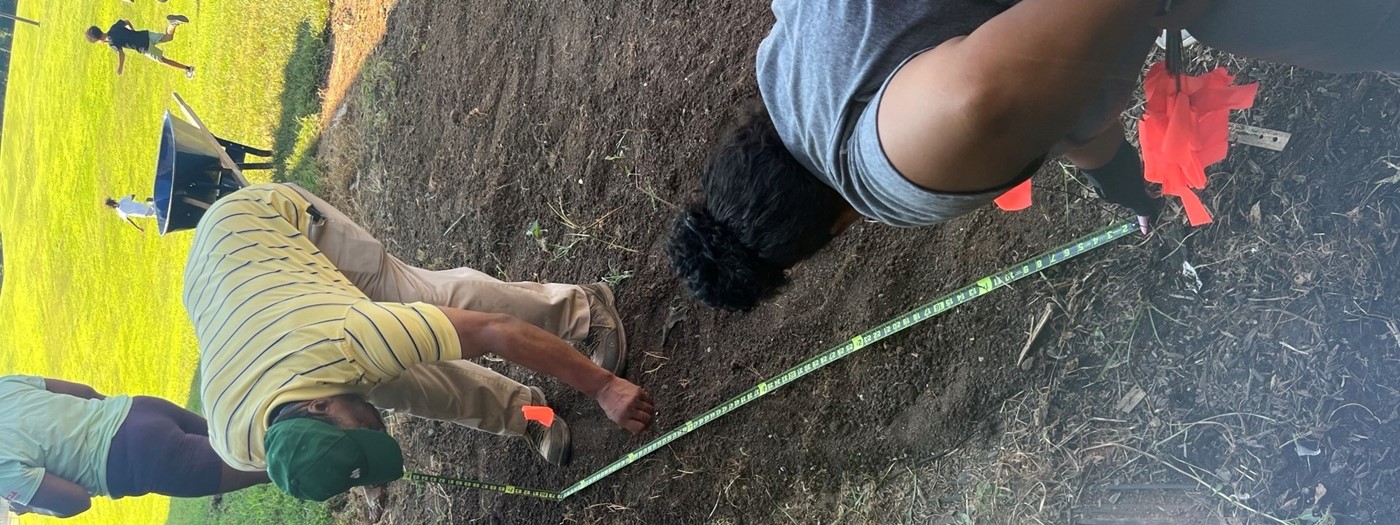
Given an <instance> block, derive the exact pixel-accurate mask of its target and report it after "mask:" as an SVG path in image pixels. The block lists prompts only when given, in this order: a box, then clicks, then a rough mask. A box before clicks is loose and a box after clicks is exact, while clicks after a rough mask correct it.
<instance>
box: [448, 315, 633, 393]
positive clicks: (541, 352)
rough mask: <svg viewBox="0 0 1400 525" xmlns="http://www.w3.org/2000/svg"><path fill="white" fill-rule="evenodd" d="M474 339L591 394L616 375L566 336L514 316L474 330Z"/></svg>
mask: <svg viewBox="0 0 1400 525" xmlns="http://www.w3.org/2000/svg"><path fill="white" fill-rule="evenodd" d="M472 339H473V340H475V341H476V342H477V343H478V344H480V345H481V347H480V350H482V351H485V352H491V353H494V354H496V355H498V356H501V358H503V359H505V360H507V361H510V362H512V363H515V364H517V365H520V366H523V367H525V368H529V369H530V370H534V371H536V372H539V373H542V374H546V375H549V376H552V377H555V378H558V379H559V380H561V381H563V382H565V383H567V384H568V385H569V386H572V387H574V388H575V389H577V390H578V391H580V392H583V393H584V394H585V395H587V396H589V397H596V396H597V395H598V392H599V391H601V390H602V388H603V385H606V384H607V383H608V381H611V380H612V379H613V378H614V376H613V375H612V373H610V372H608V371H607V370H603V369H602V368H599V367H598V365H596V364H594V363H593V362H592V361H589V360H588V358H586V357H584V356H583V354H581V353H579V352H578V350H575V349H574V347H572V346H569V344H568V343H565V342H564V340H563V339H560V338H558V337H555V336H554V335H552V334H550V333H549V332H546V331H544V330H542V329H540V328H539V327H536V326H534V325H532V324H529V323H526V322H524V321H521V320H519V319H516V318H514V317H510V316H504V315H503V316H499V317H498V318H496V319H495V320H494V322H491V323H488V324H486V325H485V326H484V327H482V328H481V329H480V331H479V333H476V334H473V336H472ZM463 348H467V346H465V345H464V346H463Z"/></svg>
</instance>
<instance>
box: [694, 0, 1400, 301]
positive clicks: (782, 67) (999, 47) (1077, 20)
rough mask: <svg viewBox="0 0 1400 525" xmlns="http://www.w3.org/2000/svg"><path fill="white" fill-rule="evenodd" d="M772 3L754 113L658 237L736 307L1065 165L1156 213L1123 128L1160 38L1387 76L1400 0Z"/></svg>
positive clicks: (1142, 211)
mask: <svg viewBox="0 0 1400 525" xmlns="http://www.w3.org/2000/svg"><path fill="white" fill-rule="evenodd" d="M1343 4H1344V5H1336V6H1334V5H1333V4H1331V3H1326V2H1315V1H1313V0H1176V1H1174V2H1173V1H1172V0H1165V1H1164V0H1023V1H1016V0H935V1H929V2H902V1H896V0H827V1H802V0H775V1H774V2H773V5H772V9H773V13H774V15H775V17H776V22H775V23H774V25H773V28H772V30H771V32H770V33H769V34H768V36H767V38H765V39H764V40H763V42H762V44H760V46H759V49H758V54H757V67H756V74H757V76H758V85H759V90H760V92H761V94H762V98H763V106H762V107H761V108H759V109H757V110H755V111H753V112H751V113H750V114H749V115H747V116H746V118H745V119H744V121H743V122H742V123H741V124H740V125H739V126H738V127H737V128H736V129H735V130H733V131H732V132H730V134H729V136H728V137H727V138H725V139H724V140H723V141H722V142H721V144H720V146H719V147H718V148H716V150H715V151H714V152H713V153H712V155H711V157H710V160H709V164H708V166H707V167H706V168H705V171H704V173H703V175H702V181H701V187H702V191H703V199H702V201H701V202H699V203H696V204H693V205H691V206H689V207H688V208H687V209H686V210H685V212H684V213H682V215H681V216H679V217H678V218H677V219H676V221H675V222H674V224H673V227H672V232H671V240H670V243H669V246H668V247H667V251H668V253H669V256H670V260H671V263H672V266H673V267H674V268H675V270H676V271H677V273H678V274H679V275H680V277H681V278H682V280H684V281H685V283H686V284H687V286H688V287H689V288H690V289H691V291H692V292H693V293H694V294H695V296H696V298H697V299H699V300H700V301H702V302H704V303H706V304H708V305H710V306H713V307H717V308H725V309H730V310H739V311H747V310H750V309H752V308H754V307H755V306H756V305H758V304H759V303H760V302H761V301H763V300H764V299H766V298H769V297H772V296H773V295H775V294H777V293H778V291H779V290H780V289H781V288H782V287H783V286H784V285H785V284H787V278H786V275H785V274H786V270H787V269H788V268H790V267H792V266H793V265H794V264H796V263H797V262H799V261H801V260H803V259H806V258H808V257H811V256H812V255H813V254H815V253H816V252H817V251H819V250H820V249H821V248H822V247H823V246H825V245H826V244H827V243H829V242H830V241H831V239H832V238H834V237H835V236H836V235H838V234H840V233H841V232H842V231H843V230H844V229H845V228H846V226H847V225H849V224H851V223H852V222H853V221H855V220H856V219H858V218H859V217H860V216H864V217H867V218H869V219H872V220H875V221H877V222H881V223H884V224H888V225H892V226H904V227H911V226H927V225H933V224H937V223H940V222H944V221H947V220H950V219H953V218H955V217H958V216H961V215H964V214H967V213H971V212H972V211H974V210H976V209H978V208H981V207H983V206H985V205H986V204H988V203H990V202H991V201H992V200H994V199H995V198H996V197H998V196H1000V195H1001V194H1002V193H1004V192H1006V191H1007V190H1009V189H1011V188H1013V187H1015V186H1017V185H1019V184H1021V183H1022V182H1024V181H1025V180H1027V179H1029V178H1030V177H1031V176H1032V175H1033V174H1034V173H1035V172H1036V171H1037V170H1038V168H1039V167H1040V165H1041V164H1043V163H1044V162H1045V161H1046V160H1047V159H1050V158H1053V157H1056V156H1059V155H1064V156H1065V157H1066V158H1067V159H1068V160H1070V161H1071V162H1073V163H1074V164H1076V165H1077V166H1079V168H1080V171H1081V172H1082V173H1083V174H1084V175H1086V176H1087V178H1088V179H1089V181H1090V183H1091V184H1092V185H1093V186H1094V187H1095V189H1096V190H1097V193H1098V194H1099V195H1100V196H1101V197H1102V198H1104V199H1105V200H1108V201H1109V202H1112V203H1115V204H1118V205H1122V206H1124V207H1126V208H1128V209H1130V210H1132V211H1133V212H1134V213H1135V214H1136V215H1138V216H1139V222H1140V223H1141V224H1143V226H1144V231H1146V229H1147V227H1148V225H1150V224H1151V221H1152V220H1154V219H1155V217H1156V216H1157V215H1158V214H1159V212H1160V210H1161V207H1162V204H1161V199H1160V197H1159V196H1157V195H1154V194H1153V193H1151V192H1149V190H1148V188H1147V186H1146V183H1145V181H1144V180H1143V177H1142V161H1141V158H1140V156H1139V154H1138V152H1137V150H1136V148H1134V147H1133V146H1132V145H1131V144H1129V143H1128V142H1127V140H1126V139H1125V138H1124V131H1123V128H1122V126H1121V122H1120V121H1119V115H1120V113H1121V112H1122V110H1123V108H1124V107H1125V105H1126V103H1127V101H1128V100H1129V99H1130V95H1131V93H1132V91H1133V89H1134V88H1135V87H1136V83H1137V78H1138V73H1139V71H1140V69H1141V67H1142V63H1143V60H1144V58H1145V57H1146V55H1147V50H1148V49H1149V47H1150V46H1151V42H1152V40H1153V37H1154V36H1155V35H1156V34H1157V32H1158V29H1156V28H1158V27H1172V28H1179V27H1187V28H1189V29H1190V30H1191V33H1192V34H1193V35H1194V36H1195V37H1196V38H1197V39H1198V40H1200V41H1201V42H1204V43H1207V44H1210V45H1213V46H1215V47H1217V48H1219V49H1222V50H1225V51H1230V52H1238V53H1241V54H1245V55H1248V56H1256V57H1261V58H1265V59H1268V60H1275V61H1283V62H1287V63H1289V64H1293V65H1298V66H1302V67H1308V68H1312V69H1318V70H1322V71H1328V72H1349V71H1373V70H1383V71H1397V70H1400V36H1397V35H1400V32H1397V31H1394V30H1393V28H1394V27H1395V25H1396V24H1397V23H1400V0H1347V1H1346V2H1344V3H1343Z"/></svg>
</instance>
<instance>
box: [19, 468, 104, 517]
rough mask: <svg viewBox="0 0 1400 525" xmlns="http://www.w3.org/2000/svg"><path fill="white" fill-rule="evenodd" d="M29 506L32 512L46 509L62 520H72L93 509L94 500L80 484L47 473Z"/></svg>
mask: <svg viewBox="0 0 1400 525" xmlns="http://www.w3.org/2000/svg"><path fill="white" fill-rule="evenodd" d="M28 506H29V509H30V510H34V511H37V510H38V509H45V510H48V511H51V512H52V513H53V514H54V515H55V516H58V517H60V518H71V517H73V516H76V515H78V514H82V513H83V512H84V511H86V510H88V509H89V508H91V507H92V498H91V497H90V496H88V493H87V489H84V488H83V487H81V486H79V485H78V484H76V483H73V482H71V481H68V480H66V479H63V478H60V477H58V476H55V475H53V474H47V473H46V474H44V481H41V482H39V490H37V491H35V492H34V497H33V498H30V499H29V505H28Z"/></svg>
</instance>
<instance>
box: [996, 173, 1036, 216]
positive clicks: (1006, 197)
mask: <svg viewBox="0 0 1400 525" xmlns="http://www.w3.org/2000/svg"><path fill="white" fill-rule="evenodd" d="M996 203H997V207H998V208H1001V209H1003V210H1006V211H1021V210H1024V209H1026V208H1029V207H1031V180H1030V179H1026V181H1025V182H1022V183H1021V184H1020V185H1018V186H1016V187H1015V188H1011V191H1008V192H1006V193H1003V194H1001V196H1000V197H997V200H996Z"/></svg>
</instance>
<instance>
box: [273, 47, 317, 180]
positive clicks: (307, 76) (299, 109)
mask: <svg viewBox="0 0 1400 525" xmlns="http://www.w3.org/2000/svg"><path fill="white" fill-rule="evenodd" d="M329 58H330V49H329V46H328V45H327V32H326V31H325V30H322V31H319V32H314V33H313V32H312V30H311V23H310V22H309V21H302V22H301V24H299V25H298V26H297V33H296V41H295V43H294V47H293V48H292V53H291V55H290V56H289V57H288V58H287V67H286V68H284V69H283V71H282V86H283V89H282V96H281V97H280V99H279V101H280V102H281V106H282V114H281V116H280V117H279V118H278V119H277V129H276V130H274V131H273V132H272V151H273V156H272V161H273V163H274V164H276V168H275V171H274V172H273V175H272V178H273V180H276V181H278V182H294V183H297V184H298V185H300V186H302V187H304V188H306V189H308V190H311V191H316V186H317V180H318V179H319V178H320V175H321V173H320V172H321V169H320V167H319V165H317V163H316V162H315V159H314V157H315V155H314V151H315V149H316V145H317V142H318V141H319V140H320V122H319V117H318V115H319V114H320V112H321V100H320V97H319V96H317V93H318V92H319V91H320V90H321V88H322V87H323V86H324V84H325V82H326V74H327V73H328V71H329V69H330V60H329Z"/></svg>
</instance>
